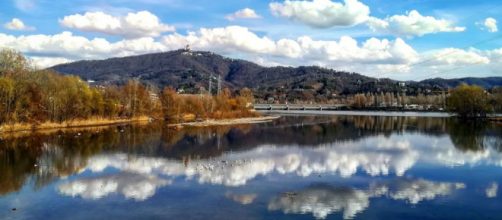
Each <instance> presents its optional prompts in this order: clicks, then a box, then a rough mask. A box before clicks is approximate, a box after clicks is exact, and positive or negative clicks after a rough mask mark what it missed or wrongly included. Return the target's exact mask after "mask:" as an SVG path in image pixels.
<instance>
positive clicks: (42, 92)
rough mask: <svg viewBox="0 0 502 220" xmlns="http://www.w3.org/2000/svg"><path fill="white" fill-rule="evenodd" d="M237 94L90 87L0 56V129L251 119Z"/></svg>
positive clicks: (245, 95)
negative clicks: (86, 122)
mask: <svg viewBox="0 0 502 220" xmlns="http://www.w3.org/2000/svg"><path fill="white" fill-rule="evenodd" d="M241 93H242V95H239V96H235V97H234V96H232V95H231V93H230V91H229V90H224V91H222V92H221V94H220V95H218V96H214V97H213V96H209V95H184V94H178V93H176V91H175V90H174V89H172V88H166V89H164V90H163V91H162V92H161V93H160V94H159V92H158V91H157V90H155V89H154V88H148V87H146V86H145V85H143V84H142V83H140V82H139V81H134V80H133V81H129V82H128V83H126V84H125V85H122V86H90V85H89V84H88V83H87V82H85V81H83V80H81V79H80V78H79V77H76V76H63V75H59V74H57V73H54V72H52V71H50V70H36V69H33V68H31V66H30V63H29V61H28V60H27V59H26V58H25V57H24V56H23V55H22V54H21V53H18V52H16V51H12V50H2V51H0V125H3V124H35V125H36V124H42V123H47V122H54V123H63V122H68V121H81V120H99V119H103V120H107V121H109V120H110V119H112V120H113V119H117V120H123V119H131V118H138V117H143V116H148V117H151V118H156V119H163V118H165V119H170V120H173V121H185V120H184V119H188V118H187V116H190V115H192V117H191V118H192V120H195V119H205V118H216V119H217V118H233V117H243V116H254V115H255V113H252V112H251V111H249V109H248V108H247V107H249V106H248V103H250V102H252V93H251V91H250V90H248V89H244V90H242V91H241Z"/></svg>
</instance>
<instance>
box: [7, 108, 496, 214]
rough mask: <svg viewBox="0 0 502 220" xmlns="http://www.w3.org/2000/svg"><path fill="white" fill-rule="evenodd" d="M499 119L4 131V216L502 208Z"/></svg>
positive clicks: (344, 119)
mask: <svg viewBox="0 0 502 220" xmlns="http://www.w3.org/2000/svg"><path fill="white" fill-rule="evenodd" d="M499 184H502V126H501V125H500V124H498V125H497V124H494V123H479V122H478V123H474V122H460V121H456V120H455V119H449V118H437V117H396V116H392V117H384V116H286V117H283V118H281V119H279V120H277V121H274V122H272V123H267V124H259V125H243V126H232V127H215V128H203V129H202V128H200V129H194V128H191V129H184V130H179V131H174V130H171V129H168V128H167V127H164V126H162V125H159V124H150V125H130V126H117V127H111V128H94V129H87V130H85V131H73V132H71V131H65V132H53V133H45V134H36V135H30V136H21V135H17V136H10V137H2V138H1V139H0V219H501V218H502V198H501V197H502V192H499V187H502V186H499Z"/></svg>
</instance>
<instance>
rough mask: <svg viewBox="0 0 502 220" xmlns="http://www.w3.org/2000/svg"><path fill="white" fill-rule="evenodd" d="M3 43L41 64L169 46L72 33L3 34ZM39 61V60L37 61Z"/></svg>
mask: <svg viewBox="0 0 502 220" xmlns="http://www.w3.org/2000/svg"><path fill="white" fill-rule="evenodd" d="M0 45H3V46H4V47H7V48H14V49H16V50H19V51H21V52H23V53H25V54H27V55H29V56H30V58H32V59H33V60H34V61H35V62H36V64H37V65H38V66H40V67H47V66H46V65H50V64H56V63H58V62H59V61H60V63H63V62H67V61H70V60H79V59H103V58H108V57H111V56H129V55H136V54H143V53H151V52H160V51H164V50H165V49H166V47H165V46H164V45H163V44H161V43H159V42H156V41H155V40H154V39H153V38H150V37H145V38H137V39H125V40H120V41H117V42H109V41H108V40H106V39H104V38H94V39H87V38H85V37H82V36H75V35H73V34H72V33H71V32H62V33H60V34H55V35H43V34H37V35H22V36H12V35H6V34H2V33H0ZM38 61H40V63H37V62H38Z"/></svg>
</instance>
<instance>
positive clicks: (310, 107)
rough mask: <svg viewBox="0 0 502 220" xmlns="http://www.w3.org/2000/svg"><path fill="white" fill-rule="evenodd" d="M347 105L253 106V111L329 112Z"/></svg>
mask: <svg viewBox="0 0 502 220" xmlns="http://www.w3.org/2000/svg"><path fill="white" fill-rule="evenodd" d="M346 107H348V105H342V104H340V105H299V104H254V109H255V110H262V111H263V110H266V111H272V110H296V111H298V110H303V111H307V110H316V111H329V110H339V109H342V108H346Z"/></svg>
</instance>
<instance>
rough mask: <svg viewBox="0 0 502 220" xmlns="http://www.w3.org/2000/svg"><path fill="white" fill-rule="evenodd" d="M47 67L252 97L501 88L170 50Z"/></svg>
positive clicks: (500, 80) (110, 80)
mask: <svg viewBox="0 0 502 220" xmlns="http://www.w3.org/2000/svg"><path fill="white" fill-rule="evenodd" d="M51 69H53V70H55V71H57V72H59V73H62V74H74V75H78V76H80V77H81V78H83V79H85V80H92V81H95V82H96V83H98V84H123V83H125V82H126V81H128V80H130V79H139V80H141V81H142V82H144V83H146V84H149V85H152V86H155V87H158V88H162V87H165V86H172V87H174V88H177V89H183V90H184V91H185V92H188V93H198V92H200V91H201V90H207V89H208V87H209V78H210V77H211V76H213V77H214V78H213V91H214V89H215V87H216V83H217V80H216V77H217V76H218V75H219V76H221V78H222V84H223V86H224V87H230V88H232V89H238V88H242V87H249V88H253V89H254V91H255V92H256V93H257V95H258V96H263V97H265V96H267V95H270V94H275V95H276V96H277V95H279V96H280V95H282V96H285V95H287V96H293V97H297V98H305V99H308V98H312V96H314V97H318V96H321V97H325V98H326V97H329V96H332V95H334V94H353V93H359V92H402V91H406V92H407V93H410V94H416V93H421V92H427V91H431V90H441V89H446V88H451V87H455V86H457V85H459V84H461V83H467V84H476V85H480V86H483V87H485V88H492V87H494V86H502V77H488V78H462V79H441V78H436V79H428V80H424V81H421V82H412V81H409V82H405V83H406V86H405V87H403V86H402V84H400V81H396V80H391V79H379V80H377V79H375V78H371V77H367V76H363V75H361V74H358V73H350V72H343V71H336V70H333V69H327V68H321V67H316V66H301V67H263V66H260V65H257V64H255V63H252V62H249V61H245V60H239V59H230V58H226V57H223V56H221V55H218V54H214V53H211V52H204V51H188V50H175V51H170V52H164V53H155V54H146V55H139V56H130V57H121V58H110V59H106V60H91V61H78V62H74V63H68V64H62V65H57V66H54V67H52V68H51Z"/></svg>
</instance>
